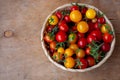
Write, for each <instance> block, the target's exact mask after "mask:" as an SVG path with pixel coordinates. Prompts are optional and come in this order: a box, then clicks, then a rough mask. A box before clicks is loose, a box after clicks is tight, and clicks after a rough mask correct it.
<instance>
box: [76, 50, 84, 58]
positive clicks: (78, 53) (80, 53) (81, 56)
mask: <svg viewBox="0 0 120 80" xmlns="http://www.w3.org/2000/svg"><path fill="white" fill-rule="evenodd" d="M76 56H77V58H84V57H85V51H84V50H83V49H77V50H76Z"/></svg>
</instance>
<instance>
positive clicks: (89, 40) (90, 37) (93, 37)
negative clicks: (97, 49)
mask: <svg viewBox="0 0 120 80" xmlns="http://www.w3.org/2000/svg"><path fill="white" fill-rule="evenodd" d="M96 40H97V39H96V37H95V36H93V35H88V37H87V42H88V43H92V41H96Z"/></svg>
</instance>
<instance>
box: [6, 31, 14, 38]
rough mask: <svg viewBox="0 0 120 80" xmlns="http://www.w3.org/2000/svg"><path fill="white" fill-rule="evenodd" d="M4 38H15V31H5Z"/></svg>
mask: <svg viewBox="0 0 120 80" xmlns="http://www.w3.org/2000/svg"><path fill="white" fill-rule="evenodd" d="M4 36H5V37H7V38H9V37H12V36H13V31H11V30H7V31H5V32H4Z"/></svg>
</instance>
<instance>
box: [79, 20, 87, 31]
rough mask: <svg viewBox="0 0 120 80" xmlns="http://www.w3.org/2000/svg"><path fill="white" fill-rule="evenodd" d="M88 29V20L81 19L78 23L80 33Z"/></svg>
mask: <svg viewBox="0 0 120 80" xmlns="http://www.w3.org/2000/svg"><path fill="white" fill-rule="evenodd" d="M88 30H89V26H88V24H87V22H85V21H80V22H79V23H78V24H77V31H79V32H80V33H86V32H87V31H88Z"/></svg>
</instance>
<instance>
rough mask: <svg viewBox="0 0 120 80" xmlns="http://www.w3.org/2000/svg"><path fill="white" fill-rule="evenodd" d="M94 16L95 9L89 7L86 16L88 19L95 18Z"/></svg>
mask: <svg viewBox="0 0 120 80" xmlns="http://www.w3.org/2000/svg"><path fill="white" fill-rule="evenodd" d="M95 16H96V11H95V10H94V9H91V8H90V9H88V10H87V11H86V17H87V18H88V19H93V18H95Z"/></svg>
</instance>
